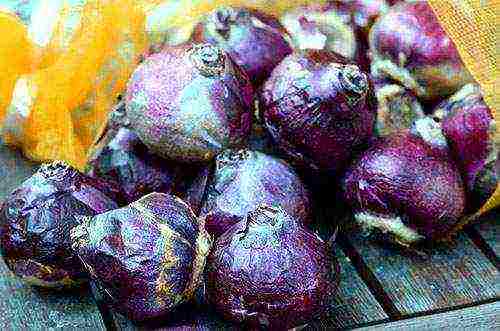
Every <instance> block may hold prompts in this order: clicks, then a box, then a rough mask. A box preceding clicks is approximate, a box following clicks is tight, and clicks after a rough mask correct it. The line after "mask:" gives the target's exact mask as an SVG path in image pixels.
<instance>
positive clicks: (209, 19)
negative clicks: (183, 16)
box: [193, 7, 292, 87]
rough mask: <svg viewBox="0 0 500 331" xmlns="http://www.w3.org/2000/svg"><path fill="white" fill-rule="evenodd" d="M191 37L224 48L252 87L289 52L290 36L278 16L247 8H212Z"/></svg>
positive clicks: (267, 74)
mask: <svg viewBox="0 0 500 331" xmlns="http://www.w3.org/2000/svg"><path fill="white" fill-rule="evenodd" d="M193 40H194V41H195V42H206V43H210V44H213V45H217V46H218V47H220V48H222V49H223V50H224V51H226V52H227V53H228V54H229V56H230V57H231V58H232V59H233V60H234V61H235V62H236V64H237V65H239V66H240V67H241V68H242V69H243V70H244V71H245V72H246V73H247V74H248V77H249V78H250V81H251V82H252V83H253V85H254V86H255V87H258V86H260V85H261V84H262V82H263V81H264V80H265V79H266V78H267V77H269V75H270V73H271V71H272V70H273V69H274V67H276V65H278V63H280V62H281V60H283V58H284V57H285V56H287V55H288V54H290V53H291V52H292V48H291V46H290V43H289V37H288V36H287V33H286V31H285V29H284V28H283V27H282V26H281V24H280V23H279V22H278V20H277V19H275V18H274V17H272V16H270V15H267V14H265V13H262V12H259V11H257V10H252V9H247V8H235V7H219V8H217V9H215V10H214V11H213V12H211V13H210V14H208V15H207V16H206V18H205V19H204V20H203V21H202V22H201V23H200V24H198V25H197V27H196V28H195V31H194V33H193Z"/></svg>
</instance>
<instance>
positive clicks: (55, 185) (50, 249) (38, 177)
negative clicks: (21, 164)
mask: <svg viewBox="0 0 500 331" xmlns="http://www.w3.org/2000/svg"><path fill="white" fill-rule="evenodd" d="M114 193H115V192H114V191H113V190H112V188H111V185H107V184H106V183H104V182H103V181H101V180H99V179H93V178H91V177H88V176H86V175H84V174H82V173H80V172H78V170H76V169H74V168H73V167H71V166H70V165H68V164H66V163H64V162H62V161H57V162H53V163H50V164H44V165H42V166H41V167H40V168H39V170H38V171H37V172H36V173H35V174H34V175H33V176H31V177H30V178H28V179H27V180H26V181H24V182H23V183H22V184H21V185H20V186H19V187H18V188H17V189H15V190H14V191H13V192H12V193H11V194H10V195H9V196H7V197H6V199H5V201H4V202H3V204H2V205H1V207H0V251H1V253H2V257H3V260H4V261H5V263H6V264H7V266H8V267H9V269H10V270H12V272H13V273H14V274H15V275H17V276H18V277H20V278H21V279H22V280H23V281H25V282H27V283H28V284H32V285H36V286H42V287H51V288H59V289H65V288H71V287H73V288H74V287H78V286H80V285H81V284H82V283H83V282H85V281H86V280H87V275H86V272H85V270H84V268H83V266H82V264H81V263H80V261H79V259H78V257H77V256H76V254H74V252H73V251H72V249H71V243H70V241H69V234H70V230H71V229H72V228H73V227H74V226H77V225H78V224H80V222H82V221H83V220H84V217H85V216H93V215H96V214H99V213H102V212H105V211H108V210H111V209H115V208H117V207H118V205H117V204H116V202H115V201H114V200H113V199H112V198H111V196H113V194H114Z"/></svg>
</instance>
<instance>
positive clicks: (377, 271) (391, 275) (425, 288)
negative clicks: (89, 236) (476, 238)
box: [350, 233, 500, 315]
mask: <svg viewBox="0 0 500 331" xmlns="http://www.w3.org/2000/svg"><path fill="white" fill-rule="evenodd" d="M350 238H351V243H352V248H353V249H354V250H356V252H357V253H358V254H359V255H360V256H361V257H362V258H363V260H364V262H365V264H366V266H367V267H368V268H369V269H370V271H371V272H372V273H373V275H375V277H376V280H377V282H379V283H380V285H381V286H382V288H383V290H384V292H385V293H383V294H382V296H386V298H385V299H386V300H389V301H390V302H392V304H393V305H394V307H395V308H396V309H397V311H399V313H400V314H401V315H407V314H414V313H421V312H429V311H434V310H439V309H443V308H447V307H454V306H461V305H467V304H472V303H474V302H479V301H482V300H487V299H493V298H498V297H500V292H499V291H500V288H499V286H498V282H499V279H500V278H499V272H498V270H497V269H496V268H495V266H494V265H493V264H492V263H491V262H490V260H489V259H488V258H487V257H486V256H484V255H483V254H482V253H481V251H480V250H479V249H478V248H477V247H476V246H475V245H474V244H473V243H472V241H471V240H470V239H469V238H468V237H467V236H466V235H465V234H464V233H462V234H460V235H459V236H458V237H457V238H456V241H455V243H454V244H453V245H449V246H436V247H434V248H433V249H432V250H429V252H428V255H426V256H419V255H417V254H414V253H413V254H412V253H408V252H398V251H396V250H395V249H394V248H390V247H383V246H381V245H378V244H375V243H373V242H371V241H369V240H367V239H366V238H363V237H362V236H359V235H354V234H352V235H351V236H350ZM382 300H384V298H382Z"/></svg>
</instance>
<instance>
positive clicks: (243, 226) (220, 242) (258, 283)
mask: <svg viewBox="0 0 500 331" xmlns="http://www.w3.org/2000/svg"><path fill="white" fill-rule="evenodd" d="M207 264H208V265H207V267H208V268H207V290H208V298H209V300H210V302H211V303H212V304H213V305H214V306H215V308H216V310H217V311H219V312H220V313H221V314H222V315H223V316H224V317H225V318H227V319H228V320H231V321H234V322H239V323H242V322H243V323H246V324H248V325H251V326H254V327H258V326H264V327H266V328H267V329H269V330H286V329H290V328H293V327H296V326H299V325H303V324H305V323H307V322H309V321H310V320H312V319H314V318H318V317H321V314H322V313H324V312H325V310H326V308H327V307H328V305H329V301H330V300H331V297H332V295H333V294H334V292H335V291H336V289H337V286H338V280H339V279H338V276H339V266H338V263H337V261H336V260H335V258H334V257H333V255H332V252H331V247H330V246H329V245H327V244H326V243H325V242H324V241H323V240H321V239H320V238H319V237H318V236H317V235H315V234H314V233H312V232H310V231H309V230H307V229H305V228H304V227H303V226H302V225H301V224H300V221H299V220H296V219H294V218H293V217H291V216H289V215H287V214H286V213H285V212H284V211H283V209H281V208H279V207H269V206H266V205H261V206H259V207H258V208H257V209H255V210H254V211H252V212H250V213H248V215H247V217H246V218H245V219H244V220H243V221H241V222H239V223H237V224H236V225H234V226H233V227H232V228H231V229H230V230H228V231H227V232H225V233H224V234H223V235H222V236H221V237H219V239H217V241H216V242H215V245H214V248H213V250H212V251H211V253H210V255H209V257H208V262H207Z"/></svg>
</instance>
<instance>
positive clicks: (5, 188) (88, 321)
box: [0, 143, 105, 330]
mask: <svg viewBox="0 0 500 331" xmlns="http://www.w3.org/2000/svg"><path fill="white" fill-rule="evenodd" d="M35 168H36V164H34V163H32V162H28V161H25V160H24V159H23V158H22V157H21V156H20V154H19V153H18V152H15V151H11V150H9V149H7V148H6V147H5V146H3V145H1V143H0V201H1V200H3V198H4V197H5V196H6V195H7V194H8V193H9V192H10V191H11V190H13V189H14V188H15V187H16V186H17V185H19V183H21V182H22V181H23V180H24V179H25V178H27V177H29V176H30V175H31V174H32V173H33V172H34V169H35ZM55 329H64V330H105V327H104V324H103V321H102V318H101V315H100V313H99V310H98V309H97V306H96V305H95V303H94V301H93V299H92V297H91V295H90V293H89V292H88V290H83V291H81V292H79V293H69V294H68V293H57V292H53V291H44V290H39V289H36V288H32V287H30V286H27V285H24V284H23V283H22V282H21V281H20V280H19V279H17V278H16V277H15V276H14V275H13V274H12V273H11V272H10V271H9V270H8V269H7V266H6V265H5V263H4V262H3V260H2V259H0V330H55Z"/></svg>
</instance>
